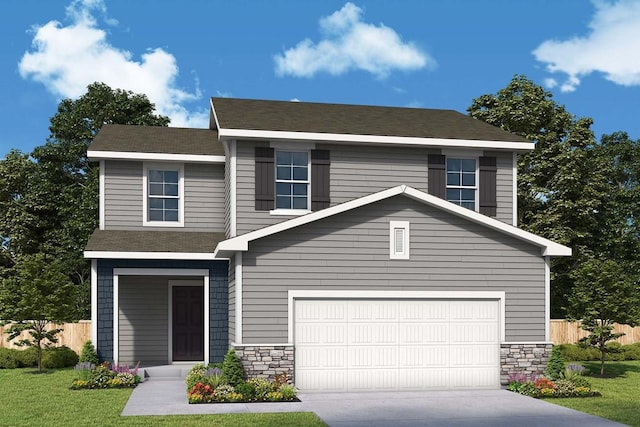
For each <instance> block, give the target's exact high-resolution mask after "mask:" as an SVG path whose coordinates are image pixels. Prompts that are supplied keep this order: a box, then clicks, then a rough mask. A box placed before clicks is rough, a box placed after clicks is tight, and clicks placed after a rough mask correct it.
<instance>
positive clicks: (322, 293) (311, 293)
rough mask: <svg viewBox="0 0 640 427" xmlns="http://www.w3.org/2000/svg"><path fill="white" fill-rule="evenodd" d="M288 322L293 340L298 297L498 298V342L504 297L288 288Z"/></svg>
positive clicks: (502, 332) (502, 326)
mask: <svg viewBox="0 0 640 427" xmlns="http://www.w3.org/2000/svg"><path fill="white" fill-rule="evenodd" d="M287 299H288V308H287V312H288V313H287V315H288V319H287V320H288V322H287V323H288V324H287V340H288V341H289V342H294V336H293V331H294V326H295V325H294V319H295V312H294V310H295V301H296V300H299V299H319V300H324V299H334V300H335V299H351V300H359V299H388V300H398V299H403V300H409V299H420V300H430V299H441V300H452V299H469V300H498V301H499V304H500V342H503V341H505V337H506V328H505V299H506V293H505V292H502V291H469V292H467V291H460V292H457V291H346V290H345V291H338V290H330V291H329V290H295V289H294V290H289V291H288V296H287Z"/></svg>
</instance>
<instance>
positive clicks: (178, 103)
mask: <svg viewBox="0 0 640 427" xmlns="http://www.w3.org/2000/svg"><path fill="white" fill-rule="evenodd" d="M66 12H67V19H68V20H69V21H70V24H69V25H67V26H63V25H62V24H61V23H60V22H58V21H49V22H48V23H46V24H45V25H43V26H40V27H35V28H34V38H33V41H32V47H33V49H32V50H31V51H29V52H26V53H25V54H24V56H23V57H22V59H21V60H20V62H19V64H18V67H19V71H20V75H21V76H22V77H23V78H25V79H29V78H30V79H33V80H35V81H37V82H40V83H42V84H43V85H44V86H45V87H46V88H47V90H48V91H50V92H51V93H53V94H54V95H57V96H60V97H68V98H77V97H79V96H81V95H82V94H84V93H85V92H86V89H87V85H89V84H90V83H93V82H95V81H99V82H104V83H106V84H108V85H109V86H111V87H112V88H119V89H125V90H130V91H133V92H135V93H144V94H146V95H147V96H148V97H149V99H150V100H151V102H153V103H154V104H155V105H156V110H157V111H158V113H160V114H163V115H167V116H169V117H170V118H171V126H179V127H208V123H209V113H208V111H207V110H206V109H202V110H199V111H189V110H188V109H187V108H186V107H185V106H184V105H183V104H184V103H185V102H188V101H193V100H196V99H199V98H200V97H201V93H200V89H199V87H198V79H197V77H196V78H195V84H196V89H195V91H194V92H193V93H190V92H187V91H185V90H183V89H180V88H179V87H178V86H177V84H176V78H177V76H178V72H179V70H178V65H177V63H176V58H175V57H174V56H173V55H172V54H170V53H168V52H167V51H165V50H163V49H161V48H155V49H149V50H148V51H147V52H145V53H143V54H142V55H140V59H139V60H136V59H134V57H133V55H132V53H131V52H128V51H126V50H124V49H119V48H117V47H115V46H113V45H111V43H109V41H108V40H107V33H106V31H105V30H103V29H101V28H99V26H98V23H97V20H96V18H95V15H96V14H101V15H103V16H105V20H106V22H107V25H115V24H117V21H116V20H114V19H112V18H107V17H106V6H105V4H104V2H103V0H74V1H73V2H71V4H70V5H69V6H68V7H67V9H66Z"/></svg>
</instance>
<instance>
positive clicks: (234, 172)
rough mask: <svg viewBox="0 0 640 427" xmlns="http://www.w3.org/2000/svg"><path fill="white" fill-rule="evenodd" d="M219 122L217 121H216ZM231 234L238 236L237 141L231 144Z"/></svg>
mask: <svg viewBox="0 0 640 427" xmlns="http://www.w3.org/2000/svg"><path fill="white" fill-rule="evenodd" d="M216 120H217V119H216ZM229 151H230V153H229V154H230V155H229V164H230V168H229V169H230V171H229V210H230V212H229V234H231V237H235V236H236V230H237V212H236V210H237V207H236V206H237V194H236V191H237V185H238V184H237V182H238V178H237V170H238V157H237V152H238V143H237V142H236V141H230V142H229Z"/></svg>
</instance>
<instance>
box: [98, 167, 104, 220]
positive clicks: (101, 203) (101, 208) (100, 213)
mask: <svg viewBox="0 0 640 427" xmlns="http://www.w3.org/2000/svg"><path fill="white" fill-rule="evenodd" d="M104 168H105V161H104V160H100V185H99V188H100V191H99V193H100V194H99V199H98V200H99V202H98V217H99V224H100V226H99V227H100V230H104V196H105V192H104V189H105V174H104Z"/></svg>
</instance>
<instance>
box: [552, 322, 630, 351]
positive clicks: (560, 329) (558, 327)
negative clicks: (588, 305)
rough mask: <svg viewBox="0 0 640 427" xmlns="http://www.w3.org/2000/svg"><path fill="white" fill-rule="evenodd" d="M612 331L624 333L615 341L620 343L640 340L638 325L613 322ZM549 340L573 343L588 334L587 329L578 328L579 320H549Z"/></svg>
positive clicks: (558, 342) (555, 342)
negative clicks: (633, 326)
mask: <svg viewBox="0 0 640 427" xmlns="http://www.w3.org/2000/svg"><path fill="white" fill-rule="evenodd" d="M613 332H615V333H618V332H622V333H624V334H625V335H623V336H621V337H620V338H618V339H617V340H616V341H617V342H619V343H620V344H622V345H627V344H633V343H636V342H640V327H635V328H632V327H631V326H629V325H619V324H617V323H616V324H614V328H613ZM550 333H551V341H553V343H554V344H575V343H577V342H578V340H580V338H583V337H586V336H588V335H589V333H588V332H587V331H585V330H584V329H581V328H580V322H568V321H566V320H551V325H550Z"/></svg>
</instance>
